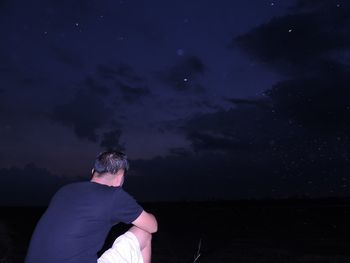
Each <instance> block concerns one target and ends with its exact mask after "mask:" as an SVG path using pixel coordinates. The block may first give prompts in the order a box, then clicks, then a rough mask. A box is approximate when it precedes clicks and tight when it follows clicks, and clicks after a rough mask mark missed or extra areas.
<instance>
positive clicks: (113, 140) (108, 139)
mask: <svg viewBox="0 0 350 263" xmlns="http://www.w3.org/2000/svg"><path fill="white" fill-rule="evenodd" d="M121 134H122V132H121V131H120V130H113V131H109V132H105V133H104V134H103V135H102V139H101V143H100V145H101V147H103V148H105V149H106V150H111V149H114V150H115V149H118V150H120V151H121V150H124V147H123V146H121V145H120V144H119V139H120V136H121Z"/></svg>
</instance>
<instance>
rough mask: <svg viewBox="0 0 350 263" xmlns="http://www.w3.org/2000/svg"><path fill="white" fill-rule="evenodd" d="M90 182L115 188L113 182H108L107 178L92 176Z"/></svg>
mask: <svg viewBox="0 0 350 263" xmlns="http://www.w3.org/2000/svg"><path fill="white" fill-rule="evenodd" d="M90 181H91V182H94V183H98V184H103V185H107V186H114V187H116V185H115V183H114V181H113V180H110V179H109V178H105V177H98V176H96V175H94V176H92V178H91V180H90Z"/></svg>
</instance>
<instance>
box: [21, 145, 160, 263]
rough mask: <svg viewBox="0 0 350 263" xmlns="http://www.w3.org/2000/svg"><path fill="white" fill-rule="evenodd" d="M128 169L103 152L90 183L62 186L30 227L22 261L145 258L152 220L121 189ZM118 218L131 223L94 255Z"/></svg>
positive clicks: (119, 156) (138, 261)
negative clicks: (29, 235)
mask: <svg viewBox="0 0 350 263" xmlns="http://www.w3.org/2000/svg"><path fill="white" fill-rule="evenodd" d="M128 168H129V165H128V161H127V157H126V155H125V154H123V153H120V152H117V151H107V152H104V153H101V154H99V155H98V157H97V158H96V160H95V164H94V168H93V170H92V179H91V181H87V182H79V183H73V184H69V185H66V186H64V187H62V188H61V189H60V190H59V191H58V192H57V193H56V194H55V195H54V197H53V198H52V200H51V202H50V205H49V207H48V209H47V210H46V212H45V213H44V215H43V216H42V218H41V219H40V220H39V222H38V224H37V226H36V228H35V230H34V233H33V236H32V239H31V242H30V245H29V249H28V254H27V257H26V263H97V262H98V263H117V262H118V263H119V262H125V263H126V262H135V263H142V262H144V263H149V262H151V237H152V234H153V233H155V232H156V231H157V228H158V224H157V220H156V218H155V217H154V216H153V215H152V214H150V213H147V212H146V211H145V210H143V208H142V207H141V206H140V205H139V204H138V203H137V202H136V201H135V200H134V199H133V198H132V197H131V196H130V195H129V194H128V193H126V192H125V191H124V190H123V189H122V185H123V182H124V176H125V172H126V171H127V170H128ZM119 222H123V223H126V224H130V223H131V224H133V226H132V227H131V228H130V229H129V230H128V231H127V232H126V233H125V234H123V235H121V236H119V237H118V238H117V239H116V240H115V241H114V243H113V246H112V247H111V248H110V249H108V250H107V251H105V252H104V253H103V254H102V256H101V257H100V258H97V253H98V252H99V251H100V250H101V248H102V246H103V244H104V242H105V239H106V237H107V234H108V232H109V230H110V228H111V227H112V226H113V225H115V224H118V223H119Z"/></svg>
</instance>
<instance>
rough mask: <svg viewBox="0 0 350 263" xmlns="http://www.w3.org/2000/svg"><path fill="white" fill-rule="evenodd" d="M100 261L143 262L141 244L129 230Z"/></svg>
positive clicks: (116, 262) (117, 262)
mask: <svg viewBox="0 0 350 263" xmlns="http://www.w3.org/2000/svg"><path fill="white" fill-rule="evenodd" d="M97 262H98V263H143V258H142V254H141V249H140V244H139V241H138V240H137V238H136V236H135V235H134V234H133V233H132V232H129V231H127V232H126V233H124V234H123V235H121V236H119V237H118V238H117V239H116V240H115V241H114V243H113V245H112V247H111V248H110V249H108V250H106V251H105V252H104V253H103V254H102V255H101V257H100V258H99V259H98V260H97Z"/></svg>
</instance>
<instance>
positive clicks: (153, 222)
mask: <svg viewBox="0 0 350 263" xmlns="http://www.w3.org/2000/svg"><path fill="white" fill-rule="evenodd" d="M132 224H133V225H135V226H137V227H138V228H141V229H142V230H144V231H147V232H148V233H151V234H152V233H155V232H157V230H158V222H157V219H156V218H155V217H154V215H152V214H150V213H147V212H146V211H142V213H141V214H140V215H139V217H138V218H136V220H135V221H133V222H132Z"/></svg>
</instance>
